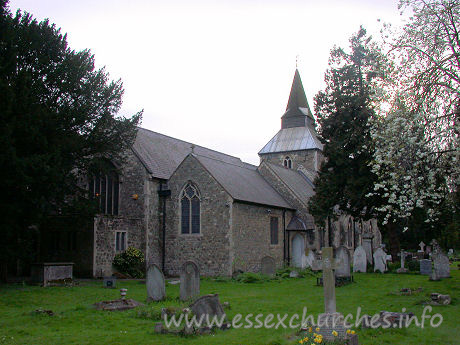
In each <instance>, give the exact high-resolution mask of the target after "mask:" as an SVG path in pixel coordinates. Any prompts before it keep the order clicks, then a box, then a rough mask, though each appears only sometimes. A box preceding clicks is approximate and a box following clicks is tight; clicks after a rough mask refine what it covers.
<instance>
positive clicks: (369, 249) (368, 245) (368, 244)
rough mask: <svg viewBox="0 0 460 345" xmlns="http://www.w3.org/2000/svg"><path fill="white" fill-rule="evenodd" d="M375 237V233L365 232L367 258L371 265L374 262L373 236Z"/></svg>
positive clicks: (364, 240)
mask: <svg viewBox="0 0 460 345" xmlns="http://www.w3.org/2000/svg"><path fill="white" fill-rule="evenodd" d="M373 237H374V235H372V234H363V248H364V250H365V251H366V259H367V263H368V264H369V265H372V264H373V262H372V252H373V248H372V238H373Z"/></svg>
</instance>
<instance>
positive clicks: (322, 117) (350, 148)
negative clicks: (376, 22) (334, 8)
mask: <svg viewBox="0 0 460 345" xmlns="http://www.w3.org/2000/svg"><path fill="white" fill-rule="evenodd" d="M350 43H351V52H350V53H347V52H346V51H345V50H343V49H342V48H336V47H335V48H334V49H333V50H332V52H331V57H330V61H329V69H328V70H327V72H326V75H325V81H326V89H325V90H324V91H320V92H319V93H318V94H317V95H316V97H315V113H316V116H317V118H318V122H319V134H320V137H321V139H322V141H323V143H324V152H323V153H324V157H325V162H324V163H323V165H322V167H321V170H320V171H319V175H318V177H317V178H316V180H315V191H316V194H315V195H314V196H313V197H312V198H311V199H310V204H309V211H310V213H311V214H312V215H313V216H314V218H315V221H316V222H317V223H318V224H319V225H324V223H325V220H326V219H327V217H334V215H335V212H334V209H335V208H336V207H339V209H340V210H341V211H344V212H347V213H348V214H351V215H352V216H354V217H358V218H363V219H368V218H370V217H372V216H373V212H372V211H373V208H372V205H373V201H372V199H369V198H366V197H365V196H366V194H368V193H369V192H370V191H372V190H373V188H374V181H375V176H374V174H373V173H372V172H371V170H370V167H369V166H368V163H369V162H370V160H371V159H372V153H373V151H372V141H371V137H370V133H369V129H370V123H369V120H370V119H371V118H372V117H373V116H375V111H374V109H373V100H374V98H373V92H374V87H373V86H374V83H375V82H376V81H377V80H378V78H380V77H381V68H380V67H381V61H382V58H383V57H382V55H381V54H380V53H379V50H378V49H377V48H376V47H375V46H374V45H373V44H372V43H371V38H370V37H367V36H366V30H365V29H364V28H362V27H361V28H360V30H359V31H358V33H357V34H356V35H354V36H353V37H352V38H351V39H350Z"/></svg>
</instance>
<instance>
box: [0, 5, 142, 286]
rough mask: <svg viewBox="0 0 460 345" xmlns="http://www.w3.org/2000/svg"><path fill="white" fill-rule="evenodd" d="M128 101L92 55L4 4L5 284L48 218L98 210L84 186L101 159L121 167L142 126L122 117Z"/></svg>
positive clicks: (0, 249)
mask: <svg viewBox="0 0 460 345" xmlns="http://www.w3.org/2000/svg"><path fill="white" fill-rule="evenodd" d="M122 95H123V88H122V83H121V81H120V80H118V81H115V82H114V81H110V80H109V77H108V73H107V72H106V71H105V70H104V69H99V70H98V69H95V66H94V56H93V55H92V54H91V53H90V51H88V50H84V51H80V52H76V51H74V50H72V49H71V48H69V47H68V45H67V41H66V36H65V35H62V34H61V33H60V30H59V29H57V28H56V27H55V25H53V24H50V23H49V22H48V21H47V20H45V21H42V22H37V21H36V20H34V19H33V18H32V16H31V15H30V14H28V13H21V12H19V11H18V12H17V13H16V15H12V14H11V12H10V11H9V8H8V2H7V1H5V0H0V145H1V147H2V149H1V150H0V167H1V170H0V180H1V181H2V193H1V194H0V212H1V215H0V233H1V235H2V240H1V241H0V262H1V263H2V269H3V277H4V276H5V267H6V263H7V262H11V261H14V260H15V259H17V258H18V257H20V256H21V255H30V254H33V250H32V248H28V247H27V245H31V244H32V242H31V240H30V238H31V236H33V235H34V232H36V231H39V229H40V224H41V222H42V221H43V219H44V217H46V216H48V215H50V214H57V213H75V212H79V211H81V210H91V209H92V208H91V207H89V205H91V203H90V201H89V200H88V199H87V196H86V194H85V193H84V192H83V191H81V190H79V188H78V183H77V181H78V178H79V177H81V176H85V175H86V174H88V173H90V171H91V169H92V167H94V166H95V163H96V162H97V161H98V160H99V159H100V158H101V157H105V158H108V159H110V160H114V161H117V160H118V161H119V160H121V159H122V154H123V152H124V151H125V150H126V149H127V148H128V147H130V145H131V144H132V142H133V140H134V137H135V130H136V126H137V124H138V123H139V121H140V119H141V112H140V113H138V114H136V115H134V116H132V117H131V118H123V117H118V116H116V114H117V112H118V110H119V108H120V106H121V103H122ZM99 168H100V167H98V169H99ZM88 212H91V211H88Z"/></svg>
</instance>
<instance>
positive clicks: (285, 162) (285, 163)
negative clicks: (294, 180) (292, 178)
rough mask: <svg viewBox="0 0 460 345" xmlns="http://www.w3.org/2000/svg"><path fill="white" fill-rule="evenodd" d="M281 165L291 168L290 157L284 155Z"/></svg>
mask: <svg viewBox="0 0 460 345" xmlns="http://www.w3.org/2000/svg"><path fill="white" fill-rule="evenodd" d="M283 165H284V167H286V168H288V169H292V160H291V158H290V157H289V156H286V157H285V158H284V161H283Z"/></svg>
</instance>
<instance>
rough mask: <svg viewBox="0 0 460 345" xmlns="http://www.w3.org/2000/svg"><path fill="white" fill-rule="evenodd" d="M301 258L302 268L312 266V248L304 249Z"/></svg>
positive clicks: (313, 255)
mask: <svg viewBox="0 0 460 345" xmlns="http://www.w3.org/2000/svg"><path fill="white" fill-rule="evenodd" d="M303 260H304V262H303V268H307V267H312V265H313V261H315V253H313V250H311V249H306V250H305V256H304V257H303Z"/></svg>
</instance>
